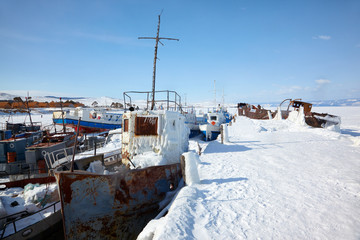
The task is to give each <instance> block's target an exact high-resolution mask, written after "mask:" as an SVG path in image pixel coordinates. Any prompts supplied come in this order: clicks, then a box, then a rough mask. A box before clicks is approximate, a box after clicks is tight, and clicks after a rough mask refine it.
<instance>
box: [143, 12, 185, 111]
mask: <svg viewBox="0 0 360 240" xmlns="http://www.w3.org/2000/svg"><path fill="white" fill-rule="evenodd" d="M161 14H162V11H161V13H160V15H158V18H159V22H158V27H157V34H156V37H138V39H155V40H156V41H155V54H154V69H153V82H152V100H151V110H154V106H155V76H156V60H157V50H158V44H159V42H160V40H161V39H165V40H175V41H179V39H177V38H163V37H159V32H160V16H161ZM160 43H161V45H163V46H164V44H163V43H162V42H160Z"/></svg>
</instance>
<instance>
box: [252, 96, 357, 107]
mask: <svg viewBox="0 0 360 240" xmlns="http://www.w3.org/2000/svg"><path fill="white" fill-rule="evenodd" d="M303 101H305V102H309V103H312V104H313V106H314V107H341V106H360V98H349V99H339V100H318V101H311V100H306V99H303ZM250 104H254V105H256V104H257V103H250ZM279 104H280V102H271V103H260V105H261V106H263V107H265V108H267V107H277V106H279Z"/></svg>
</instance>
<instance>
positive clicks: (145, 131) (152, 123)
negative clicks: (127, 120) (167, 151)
mask: <svg viewBox="0 0 360 240" xmlns="http://www.w3.org/2000/svg"><path fill="white" fill-rule="evenodd" d="M157 126H158V118H157V117H136V119H135V135H157Z"/></svg>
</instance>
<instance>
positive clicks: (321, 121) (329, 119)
mask: <svg viewBox="0 0 360 240" xmlns="http://www.w3.org/2000/svg"><path fill="white" fill-rule="evenodd" d="M287 101H289V104H288V106H287V109H286V110H281V106H282V105H283V104H284V103H285V102H287ZM300 109H301V111H303V112H304V117H305V123H306V124H307V125H309V126H311V127H315V128H327V127H329V126H339V125H340V123H341V118H340V117H339V116H335V115H331V114H328V113H317V112H312V111H311V110H312V104H311V103H308V102H303V101H301V99H294V100H292V99H285V100H284V101H282V102H281V103H280V105H279V107H278V109H277V110H276V111H271V110H267V109H264V108H262V107H261V106H260V105H258V106H255V105H250V104H248V103H238V115H239V116H246V117H249V118H251V119H260V120H268V119H273V118H275V117H276V118H280V119H287V118H288V116H289V113H290V112H291V111H300Z"/></svg>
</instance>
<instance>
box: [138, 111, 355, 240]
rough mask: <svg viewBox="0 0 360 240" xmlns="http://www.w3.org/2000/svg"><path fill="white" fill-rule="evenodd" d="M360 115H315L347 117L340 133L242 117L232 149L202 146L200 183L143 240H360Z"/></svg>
mask: <svg viewBox="0 0 360 240" xmlns="http://www.w3.org/2000/svg"><path fill="white" fill-rule="evenodd" d="M333 110H334V111H333ZM359 110H360V108H358V107H350V108H329V110H327V111H321V110H320V111H317V112H328V113H330V114H334V115H339V116H341V118H342V123H343V125H342V126H341V130H340V132H337V131H333V130H331V129H320V128H319V129H315V128H311V127H308V126H306V125H303V124H302V121H300V119H296V117H299V116H293V119H292V120H293V121H290V120H251V119H249V118H246V117H237V119H236V122H235V123H233V124H232V126H229V127H228V135H229V136H228V140H229V141H228V143H226V144H221V143H220V141H219V139H218V140H216V141H213V142H210V143H206V142H200V144H199V145H200V148H201V149H202V154H201V155H200V156H199V160H200V161H199V163H198V165H197V170H198V174H199V178H200V183H198V184H196V183H195V184H194V183H193V182H191V183H190V184H188V185H187V186H185V187H184V188H182V189H181V190H180V191H179V193H178V194H177V196H176V197H175V199H174V200H173V202H172V203H171V205H170V206H168V208H169V210H168V213H167V215H165V216H164V217H161V218H158V219H155V220H152V221H150V223H149V224H148V225H147V226H146V228H145V229H144V230H143V232H142V233H141V234H140V235H139V237H138V239H359V238H360V159H359V156H360V146H359V145H356V144H355V142H356V141H354V139H359V138H360V111H359ZM314 111H315V110H314ZM294 120H295V121H294ZM199 145H198V144H197V143H196V141H194V140H191V141H190V149H192V151H193V152H194V154H195V152H198V150H199ZM196 162H197V161H196Z"/></svg>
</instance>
